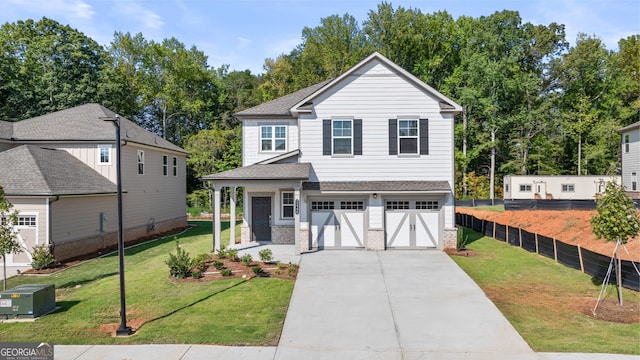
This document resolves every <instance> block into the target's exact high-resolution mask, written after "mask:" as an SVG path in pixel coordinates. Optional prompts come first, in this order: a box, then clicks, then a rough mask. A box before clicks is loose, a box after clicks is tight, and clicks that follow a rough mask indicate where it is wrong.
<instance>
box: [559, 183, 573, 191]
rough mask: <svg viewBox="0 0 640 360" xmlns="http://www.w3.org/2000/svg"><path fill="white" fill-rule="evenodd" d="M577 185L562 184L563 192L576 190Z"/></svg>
mask: <svg viewBox="0 0 640 360" xmlns="http://www.w3.org/2000/svg"><path fill="white" fill-rule="evenodd" d="M574 191H575V185H574V184H562V192H574Z"/></svg>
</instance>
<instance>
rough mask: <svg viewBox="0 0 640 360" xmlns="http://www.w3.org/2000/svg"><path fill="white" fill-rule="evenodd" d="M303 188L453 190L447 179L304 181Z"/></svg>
mask: <svg viewBox="0 0 640 360" xmlns="http://www.w3.org/2000/svg"><path fill="white" fill-rule="evenodd" d="M302 189H303V190H319V191H366V192H370V191H379V192H408V191H428V192H451V187H450V186H449V183H448V182H447V181H331V182H304V183H302Z"/></svg>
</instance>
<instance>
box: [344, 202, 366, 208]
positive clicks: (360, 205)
mask: <svg viewBox="0 0 640 360" xmlns="http://www.w3.org/2000/svg"><path fill="white" fill-rule="evenodd" d="M340 209H342V210H364V201H341V202H340Z"/></svg>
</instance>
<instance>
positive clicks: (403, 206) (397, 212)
mask: <svg viewBox="0 0 640 360" xmlns="http://www.w3.org/2000/svg"><path fill="white" fill-rule="evenodd" d="M442 220H443V218H442V211H441V209H440V204H439V202H438V201H386V202H385V220H384V221H385V241H386V248H397V249H403V248H405V249H417V248H437V247H438V245H439V239H440V230H441V229H442ZM366 228H367V221H366V213H365V202H364V201H312V202H311V238H312V247H314V248H318V249H331V248H335V249H338V248H346V249H348V248H352V249H353V248H365V247H366V242H365V241H366V238H365V234H366Z"/></svg>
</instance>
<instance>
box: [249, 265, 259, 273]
mask: <svg viewBox="0 0 640 360" xmlns="http://www.w3.org/2000/svg"><path fill="white" fill-rule="evenodd" d="M251 271H253V273H254V274H256V275H260V273H262V268H261V267H260V266H258V265H256V266H252V267H251Z"/></svg>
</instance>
